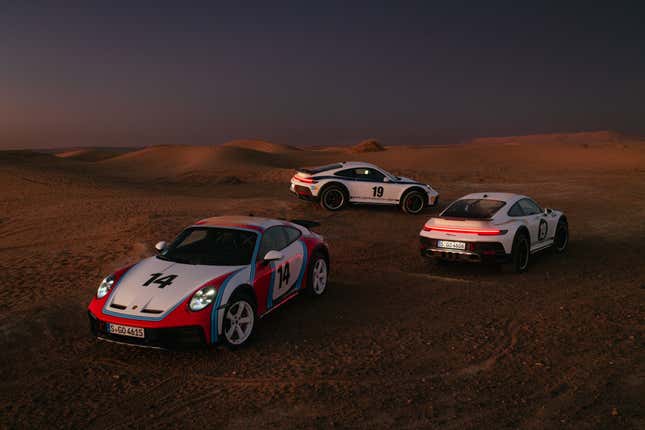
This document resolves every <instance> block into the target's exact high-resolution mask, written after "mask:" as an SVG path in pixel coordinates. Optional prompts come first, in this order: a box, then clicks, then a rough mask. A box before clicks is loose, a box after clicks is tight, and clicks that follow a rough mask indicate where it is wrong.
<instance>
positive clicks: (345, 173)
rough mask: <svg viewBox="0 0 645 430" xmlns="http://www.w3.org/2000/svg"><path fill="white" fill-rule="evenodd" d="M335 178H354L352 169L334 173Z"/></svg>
mask: <svg viewBox="0 0 645 430" xmlns="http://www.w3.org/2000/svg"><path fill="white" fill-rule="evenodd" d="M335 175H336V176H341V177H343V178H355V177H356V175H355V174H354V169H347V170H341V171H340V172H336V173H335Z"/></svg>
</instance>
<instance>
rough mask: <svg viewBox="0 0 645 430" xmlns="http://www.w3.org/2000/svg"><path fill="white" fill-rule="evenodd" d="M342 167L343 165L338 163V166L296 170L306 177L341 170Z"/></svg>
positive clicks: (331, 165)
mask: <svg viewBox="0 0 645 430" xmlns="http://www.w3.org/2000/svg"><path fill="white" fill-rule="evenodd" d="M341 167H343V165H342V164H340V163H336V164H328V165H326V166H319V167H300V168H298V169H296V171H297V172H299V173H304V174H306V175H316V174H318V173H322V172H326V171H327V170H335V169H340V168H341Z"/></svg>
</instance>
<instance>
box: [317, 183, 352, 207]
mask: <svg viewBox="0 0 645 430" xmlns="http://www.w3.org/2000/svg"><path fill="white" fill-rule="evenodd" d="M347 200H348V197H347V192H346V191H345V190H344V189H343V188H342V187H340V186H338V185H329V186H327V187H325V188H323V190H322V192H321V193H320V205H321V206H322V207H323V208H325V209H327V210H328V211H338V210H341V209H342V208H343V207H344V206H345V205H346V204H347Z"/></svg>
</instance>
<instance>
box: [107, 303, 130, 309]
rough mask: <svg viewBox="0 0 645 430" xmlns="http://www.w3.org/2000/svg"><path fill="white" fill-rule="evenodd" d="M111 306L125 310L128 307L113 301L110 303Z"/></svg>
mask: <svg viewBox="0 0 645 430" xmlns="http://www.w3.org/2000/svg"><path fill="white" fill-rule="evenodd" d="M110 307H111V308H114V309H121V310H123V309H125V308H126V307H125V306H123V305H119V304H116V303H112V304H111V305H110Z"/></svg>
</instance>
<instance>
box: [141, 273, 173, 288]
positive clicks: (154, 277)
mask: <svg viewBox="0 0 645 430" xmlns="http://www.w3.org/2000/svg"><path fill="white" fill-rule="evenodd" d="M161 275H163V273H151V274H150V279H148V280H147V281H146V282H144V283H143V284H142V285H143V286H144V287H147V286H148V285H150V284H152V283H153V282H154V283H155V284H158V285H159V288H164V287H166V286H168V285H170V284H172V281H174V280H175V279H177V275H167V276H164V277H162V278H160V276H161Z"/></svg>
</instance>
